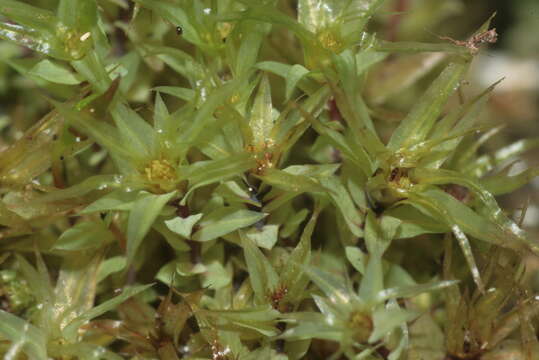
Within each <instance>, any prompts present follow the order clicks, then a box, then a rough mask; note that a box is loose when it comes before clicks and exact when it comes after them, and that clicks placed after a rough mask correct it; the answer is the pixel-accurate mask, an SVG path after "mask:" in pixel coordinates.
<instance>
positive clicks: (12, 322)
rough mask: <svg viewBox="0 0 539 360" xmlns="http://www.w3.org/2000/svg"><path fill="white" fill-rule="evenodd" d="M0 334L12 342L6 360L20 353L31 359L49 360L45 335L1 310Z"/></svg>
mask: <svg viewBox="0 0 539 360" xmlns="http://www.w3.org/2000/svg"><path fill="white" fill-rule="evenodd" d="M0 334H1V335H2V337H4V338H6V339H8V340H10V341H11V343H12V344H11V347H10V348H9V350H8V351H7V352H6V354H5V359H10V358H11V357H15V356H16V355H17V353H18V352H19V351H22V352H24V353H26V355H27V356H28V357H29V358H30V359H36V360H47V359H48V356H47V347H46V342H45V341H46V338H45V334H44V333H43V332H42V331H41V330H40V329H38V328H37V327H35V326H34V325H32V324H30V323H29V322H27V321H25V320H23V319H21V318H19V317H17V316H15V315H12V314H10V313H8V312H6V311H4V310H0Z"/></svg>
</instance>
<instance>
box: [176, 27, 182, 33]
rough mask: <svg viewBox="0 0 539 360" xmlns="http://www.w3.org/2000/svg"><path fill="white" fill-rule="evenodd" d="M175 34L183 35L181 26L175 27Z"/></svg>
mask: <svg viewBox="0 0 539 360" xmlns="http://www.w3.org/2000/svg"><path fill="white" fill-rule="evenodd" d="M176 34H178V35H182V34H183V29H182V27H181V26H176Z"/></svg>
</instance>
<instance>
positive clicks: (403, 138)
mask: <svg viewBox="0 0 539 360" xmlns="http://www.w3.org/2000/svg"><path fill="white" fill-rule="evenodd" d="M468 66H469V63H468V62H466V61H461V62H453V63H450V64H449V65H448V66H447V67H446V68H445V69H444V70H443V71H442V73H441V74H440V75H439V76H438V78H437V79H436V80H435V81H434V82H433V83H432V84H431V85H430V87H429V88H428V89H427V91H426V92H425V94H423V96H422V97H421V98H420V99H419V101H418V102H417V103H416V104H415V105H414V107H413V108H412V110H411V111H410V112H409V114H408V115H407V116H406V118H405V119H404V120H402V122H401V123H400V125H399V127H398V128H397V129H396V130H395V131H394V133H393V135H392V136H391V139H390V141H389V143H388V148H389V149H391V150H393V151H397V150H399V149H402V148H407V147H410V146H412V145H415V144H417V143H419V142H421V141H423V140H425V138H426V137H427V135H428V133H429V132H430V131H431V129H432V127H433V126H434V122H435V121H436V120H437V118H438V116H439V115H440V114H441V112H442V110H443V106H444V105H445V103H446V102H447V100H448V99H449V97H450V96H451V95H452V94H453V92H454V91H455V90H456V88H457V87H458V85H459V82H460V81H461V80H462V78H463V76H464V75H465V73H466V70H467V69H468Z"/></svg>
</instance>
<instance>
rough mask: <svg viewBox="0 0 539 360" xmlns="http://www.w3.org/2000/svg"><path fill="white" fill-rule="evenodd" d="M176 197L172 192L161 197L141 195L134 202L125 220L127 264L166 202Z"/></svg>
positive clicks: (130, 261) (131, 259) (133, 256)
mask: <svg viewBox="0 0 539 360" xmlns="http://www.w3.org/2000/svg"><path fill="white" fill-rule="evenodd" d="M174 195H176V192H175V191H173V192H171V193H168V194H163V195H154V194H151V195H146V194H143V193H141V195H140V196H139V197H138V198H137V200H136V201H135V204H134V205H133V209H132V210H131V212H130V213H129V218H128V220H127V262H128V263H129V264H131V263H132V262H133V259H134V258H135V255H136V252H137V250H138V248H139V246H140V244H141V243H142V240H143V239H144V237H145V236H146V234H147V233H148V231H149V230H150V228H151V227H152V225H153V223H154V221H155V219H157V217H158V216H159V214H160V213H161V210H163V207H164V206H165V205H166V204H167V202H169V201H170V199H172V197H174Z"/></svg>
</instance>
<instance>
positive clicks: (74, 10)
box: [58, 0, 97, 35]
mask: <svg viewBox="0 0 539 360" xmlns="http://www.w3.org/2000/svg"><path fill="white" fill-rule="evenodd" d="M58 19H59V20H60V21H61V22H62V24H63V25H65V26H68V27H69V28H71V29H75V30H76V31H78V32H79V33H80V34H81V35H82V34H84V33H86V32H89V31H91V30H92V28H93V27H94V26H95V25H96V23H97V3H96V1H95V0H77V1H72V0H60V3H59V4H58Z"/></svg>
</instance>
